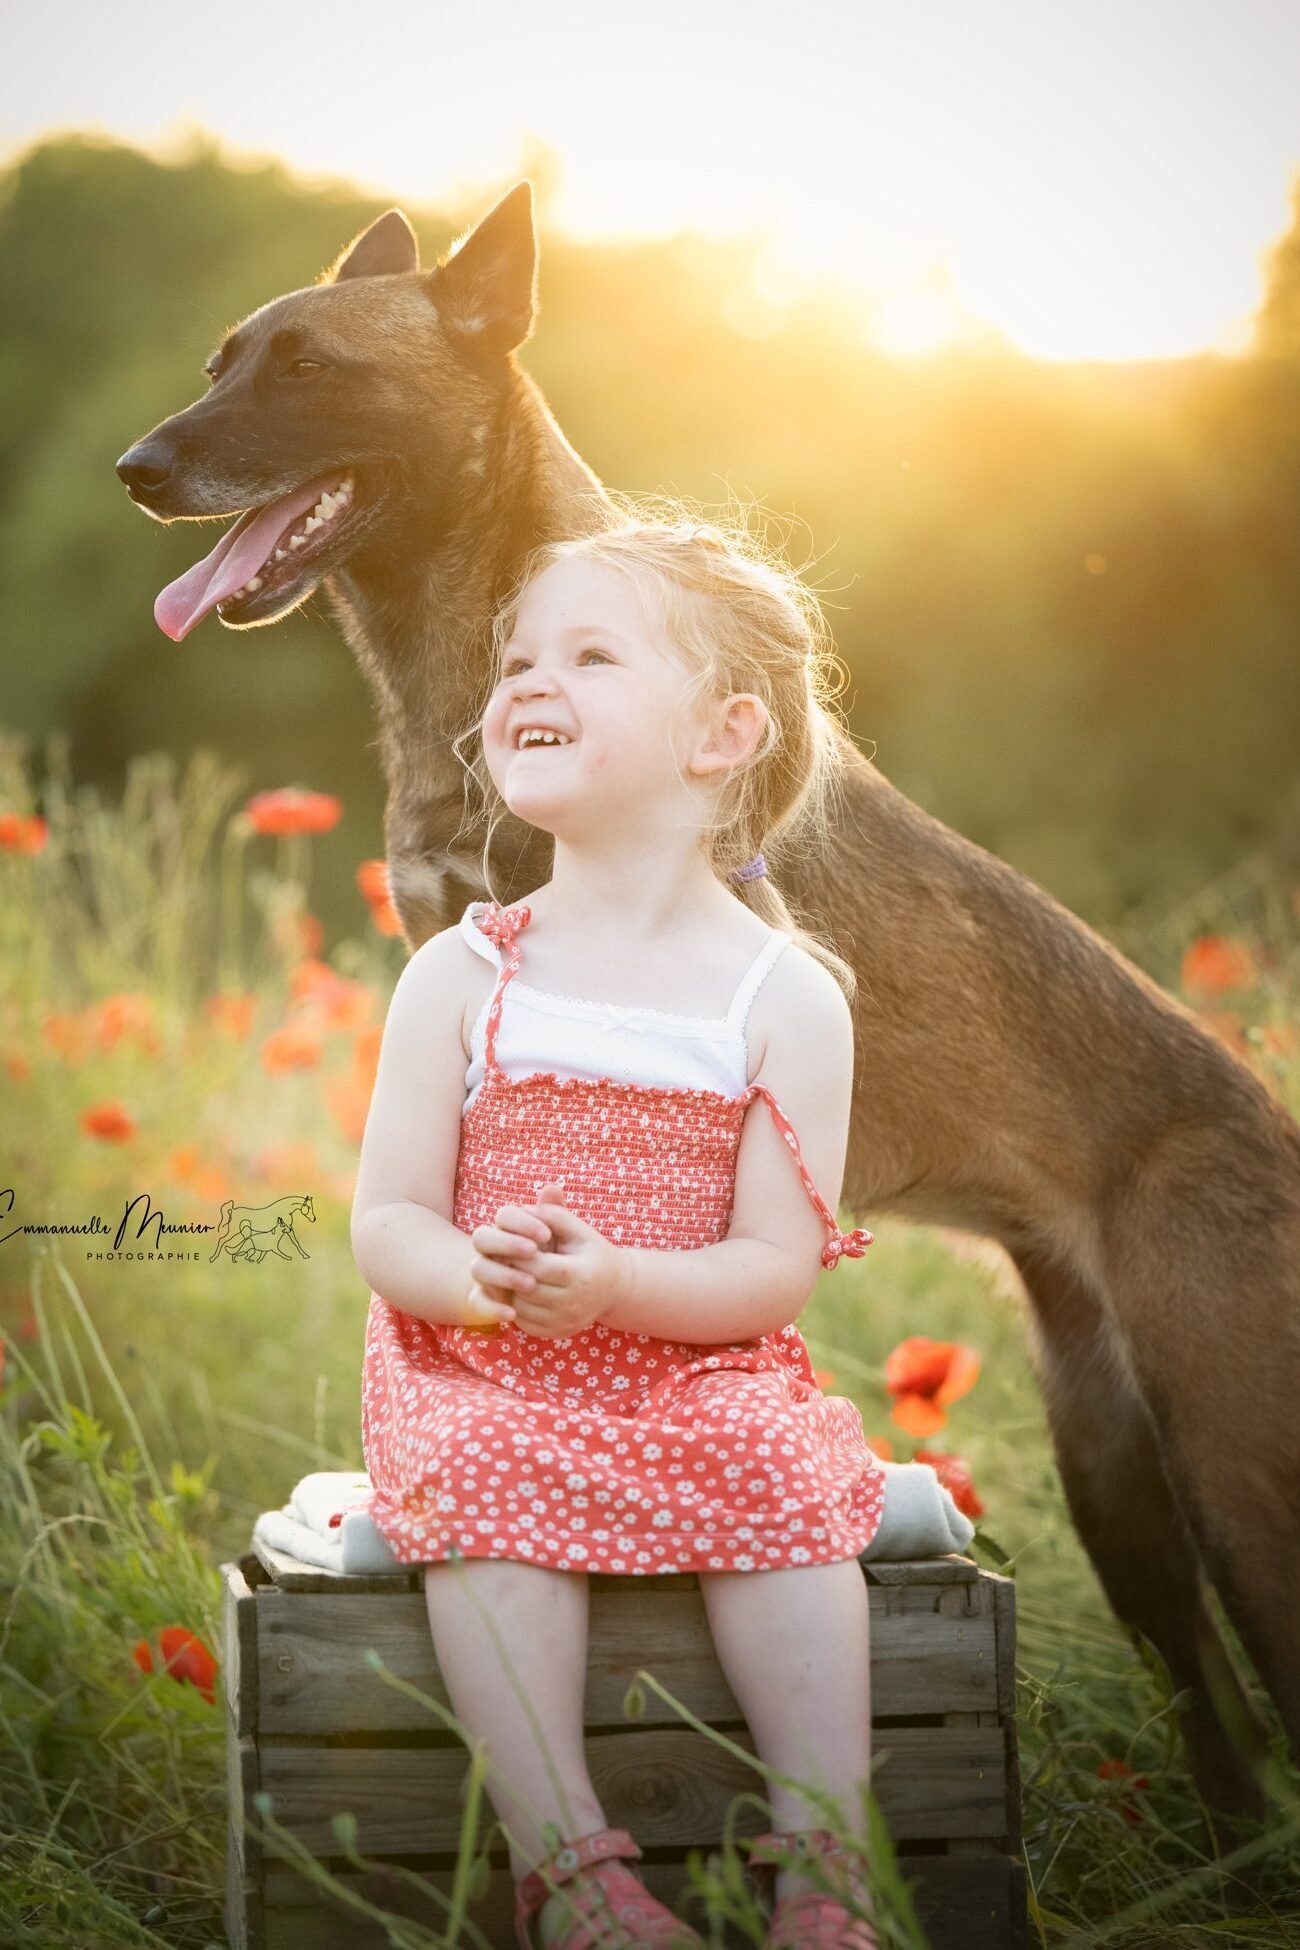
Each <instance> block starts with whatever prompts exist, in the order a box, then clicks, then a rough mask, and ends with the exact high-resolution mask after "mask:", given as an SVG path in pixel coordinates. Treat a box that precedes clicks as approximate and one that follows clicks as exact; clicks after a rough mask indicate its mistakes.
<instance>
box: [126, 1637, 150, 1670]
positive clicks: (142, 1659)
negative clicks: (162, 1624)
mask: <svg viewBox="0 0 1300 1950" xmlns="http://www.w3.org/2000/svg"><path fill="white" fill-rule="evenodd" d="M131 1657H132V1658H133V1659H134V1660H135V1662H136V1664H137V1665H138V1666H139V1668H140V1670H141V1672H152V1671H153V1653H152V1652H151V1651H150V1650H149V1641H148V1639H137V1640H136V1642H135V1644H134V1646H133V1647H132V1648H131Z"/></svg>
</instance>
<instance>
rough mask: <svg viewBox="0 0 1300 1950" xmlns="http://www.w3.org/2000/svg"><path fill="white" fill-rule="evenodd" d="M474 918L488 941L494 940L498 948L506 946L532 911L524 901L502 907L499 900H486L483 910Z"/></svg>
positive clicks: (530, 915)
mask: <svg viewBox="0 0 1300 1950" xmlns="http://www.w3.org/2000/svg"><path fill="white" fill-rule="evenodd" d="M474 918H475V921H476V922H477V924H478V927H479V929H480V931H481V932H482V933H483V934H485V935H486V936H487V938H488V940H489V941H495V942H496V945H497V947H498V948H508V947H509V946H510V943H511V942H512V941H513V940H514V938H515V936H516V935H517V934H518V932H519V930H520V928H526V927H527V926H528V923H529V922H530V921H531V920H532V918H533V911H532V909H531V908H530V907H529V906H528V904H527V903H526V902H521V904H520V905H519V906H518V907H502V905H501V903H500V902H499V901H488V902H487V903H486V905H485V906H484V909H483V912H482V913H481V914H476V915H475V917H474Z"/></svg>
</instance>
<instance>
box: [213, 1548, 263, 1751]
mask: <svg viewBox="0 0 1300 1950" xmlns="http://www.w3.org/2000/svg"><path fill="white" fill-rule="evenodd" d="M221 1579H222V1584H223V1587H224V1590H223V1596H222V1623H221V1643H222V1659H221V1676H222V1686H223V1689H224V1691H225V1696H226V1711H227V1712H228V1713H229V1715H230V1717H231V1719H232V1720H233V1721H234V1725H235V1732H236V1733H252V1732H253V1730H254V1728H255V1727H256V1726H257V1718H258V1665H259V1652H258V1643H257V1629H258V1619H257V1599H256V1595H255V1594H254V1593H253V1592H252V1591H251V1590H250V1589H249V1586H248V1581H247V1579H246V1578H245V1577H244V1574H243V1572H242V1571H241V1570H240V1568H239V1565H238V1564H223V1565H222V1566H221Z"/></svg>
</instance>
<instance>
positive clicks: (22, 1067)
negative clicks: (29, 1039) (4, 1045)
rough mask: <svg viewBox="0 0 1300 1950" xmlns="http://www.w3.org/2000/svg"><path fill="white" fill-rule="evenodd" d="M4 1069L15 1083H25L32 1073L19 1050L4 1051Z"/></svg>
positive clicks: (29, 1065) (30, 1067)
mask: <svg viewBox="0 0 1300 1950" xmlns="http://www.w3.org/2000/svg"><path fill="white" fill-rule="evenodd" d="M5 1069H6V1070H7V1071H8V1072H9V1074H10V1076H11V1077H12V1078H13V1080H14V1082H15V1083H26V1081H27V1079H28V1077H29V1076H30V1075H31V1073H32V1066H31V1064H30V1063H29V1061H28V1060H27V1058H26V1057H25V1056H24V1055H23V1053H22V1051H21V1050H20V1049H10V1050H6V1051H5Z"/></svg>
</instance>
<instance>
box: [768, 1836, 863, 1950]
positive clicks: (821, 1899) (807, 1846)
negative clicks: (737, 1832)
mask: <svg viewBox="0 0 1300 1950" xmlns="http://www.w3.org/2000/svg"><path fill="white" fill-rule="evenodd" d="M746 1847H747V1848H748V1850H749V1859H750V1862H751V1863H758V1864H761V1865H763V1866H762V1869H761V1871H760V1877H761V1882H762V1883H763V1884H764V1885H766V1886H765V1888H764V1890H763V1893H764V1895H765V1896H766V1897H767V1900H768V1902H769V1904H770V1902H771V1899H772V1895H773V1892H774V1891H775V1887H776V1870H777V1869H778V1868H794V1867H796V1866H797V1858H798V1857H799V1856H801V1855H802V1856H806V1857H809V1858H813V1859H816V1860H818V1861H824V1862H826V1863H827V1864H828V1867H829V1865H831V1864H834V1865H837V1866H838V1865H840V1864H843V1865H844V1872H845V1874H846V1876H847V1878H848V1888H847V1890H846V1893H850V1892H851V1893H852V1894H853V1896H854V1897H855V1898H856V1899H857V1900H858V1902H859V1904H860V1906H861V1907H862V1908H868V1907H870V1893H869V1891H868V1889H867V1887H866V1884H865V1883H864V1881H863V1880H862V1873H861V1870H860V1868H859V1867H858V1865H857V1863H856V1862H855V1860H854V1859H853V1857H852V1856H851V1855H850V1854H849V1851H848V1850H847V1849H846V1848H845V1847H844V1845H843V1843H842V1842H840V1841H839V1840H838V1839H837V1838H836V1836H835V1835H833V1834H832V1833H831V1831H830V1830H829V1829H827V1828H798V1829H787V1830H784V1831H782V1832H780V1833H777V1832H775V1831H771V1830H769V1832H768V1833H767V1834H764V1835H754V1836H751V1837H750V1838H749V1840H748V1842H747V1843H746ZM791 1857H794V1858H795V1860H793V1861H792V1860H791V1859H790V1858H791ZM756 1879H759V1878H756ZM834 1879H835V1878H834V1870H833V1869H832V1870H831V1872H830V1874H828V1877H827V1880H828V1881H831V1882H833V1881H834ZM763 1950H880V1940H879V1938H878V1937H877V1935H876V1933H875V1931H874V1930H873V1929H872V1927H871V1925H870V1924H869V1923H867V1922H865V1921H863V1919H862V1918H861V1917H858V1916H854V1915H853V1914H852V1913H851V1911H849V1910H847V1909H846V1908H845V1907H844V1904H843V1903H839V1902H836V1900H835V1898H834V1897H833V1896H828V1895H825V1894H823V1892H822V1891H821V1890H820V1889H807V1888H805V1889H791V1890H787V1891H786V1893H785V1895H784V1896H782V1897H781V1899H780V1901H779V1902H778V1903H777V1904H776V1907H775V1909H773V1911H772V1915H771V1920H770V1923H769V1926H768V1932H767V1935H766V1936H765V1937H764V1938H763Z"/></svg>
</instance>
